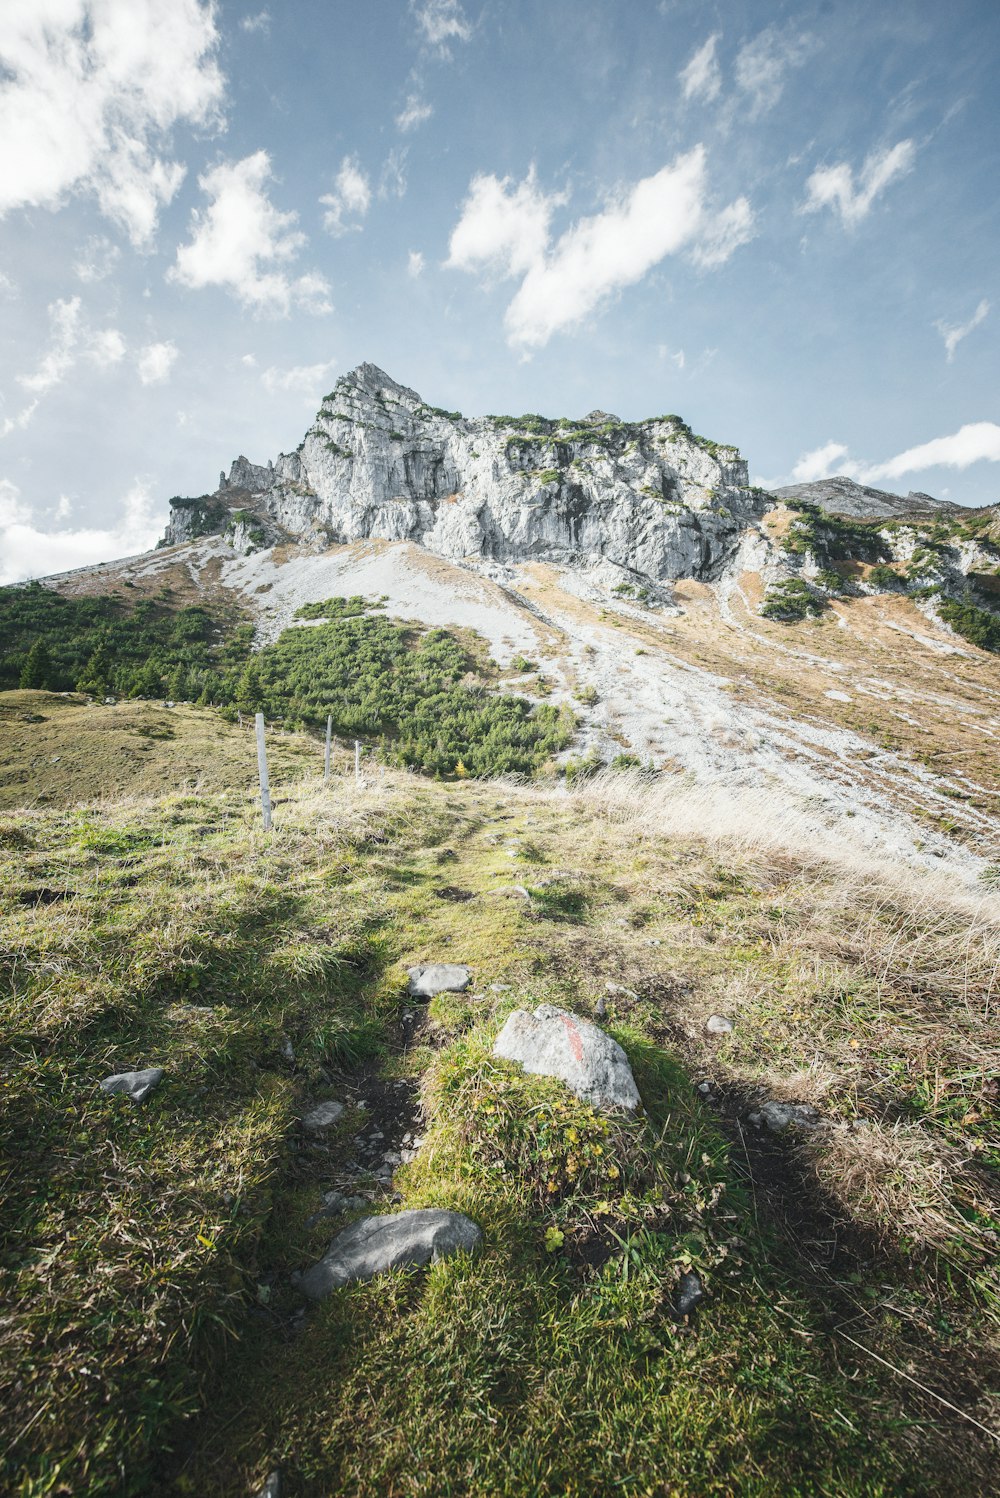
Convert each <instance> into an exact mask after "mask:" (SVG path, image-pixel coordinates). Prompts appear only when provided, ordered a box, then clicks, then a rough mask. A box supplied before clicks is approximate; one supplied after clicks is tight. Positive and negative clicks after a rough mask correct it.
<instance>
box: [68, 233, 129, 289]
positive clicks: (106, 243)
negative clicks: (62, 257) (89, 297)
mask: <svg viewBox="0 0 1000 1498" xmlns="http://www.w3.org/2000/svg"><path fill="white" fill-rule="evenodd" d="M121 253H122V252H121V250H120V249H119V248H118V246H117V245H116V244H112V242H111V240H110V239H107V238H105V237H104V236H103V235H100V234H92V235H91V236H90V238H89V239H87V240H85V241H84V243H83V247H82V249H81V250H80V256H79V259H78V260H76V261H75V262H74V265H73V270H74V271H75V273H76V275H77V277H78V279H79V280H81V281H82V282H83V283H84V285H88V286H89V285H91V284H92V283H93V282H94V281H103V280H104V278H105V276H110V274H111V272H112V271H113V270H114V268H115V266H116V265H117V264H118V261H119V260H120V259H121Z"/></svg>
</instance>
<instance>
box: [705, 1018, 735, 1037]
mask: <svg viewBox="0 0 1000 1498" xmlns="http://www.w3.org/2000/svg"><path fill="white" fill-rule="evenodd" d="M735 1028H736V1027H735V1025H734V1024H733V1022H732V1020H731V1019H726V1016H725V1015H724V1014H710V1015H709V1017H708V1019H707V1020H706V1021H705V1029H706V1030H707V1031H708V1033H709V1035H731V1034H732V1032H733V1030H734V1029H735Z"/></svg>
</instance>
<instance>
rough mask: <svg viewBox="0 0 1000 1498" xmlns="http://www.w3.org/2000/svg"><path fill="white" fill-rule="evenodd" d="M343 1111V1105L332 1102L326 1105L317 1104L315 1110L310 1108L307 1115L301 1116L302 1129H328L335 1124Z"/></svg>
mask: <svg viewBox="0 0 1000 1498" xmlns="http://www.w3.org/2000/svg"><path fill="white" fill-rule="evenodd" d="M343 1111H344V1105H343V1103H335V1102H333V1101H332V1100H331V1101H330V1102H327V1103H317V1104H316V1107H315V1108H310V1110H309V1112H308V1113H305V1114H303V1116H302V1127H303V1128H304V1129H313V1130H319V1129H328V1128H329V1127H330V1125H331V1124H335V1123H336V1122H337V1120H338V1118H340V1117H341V1115H342V1114H343Z"/></svg>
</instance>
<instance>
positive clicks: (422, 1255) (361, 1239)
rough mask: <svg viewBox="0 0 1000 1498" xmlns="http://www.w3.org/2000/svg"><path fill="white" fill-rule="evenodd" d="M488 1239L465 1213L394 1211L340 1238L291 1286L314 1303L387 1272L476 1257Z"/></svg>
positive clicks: (362, 1223)
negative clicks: (463, 1256) (454, 1256)
mask: <svg viewBox="0 0 1000 1498" xmlns="http://www.w3.org/2000/svg"><path fill="white" fill-rule="evenodd" d="M482 1239H483V1234H482V1230H481V1229H480V1228H479V1227H477V1225H476V1224H475V1223H474V1222H472V1221H471V1220H470V1219H469V1218H468V1217H463V1216H462V1214H461V1213H460V1212H443V1211H439V1210H436V1209H424V1210H420V1211H414V1212H395V1213H392V1214H391V1215H389V1216H386V1217H363V1218H362V1219H361V1221H360V1222H355V1223H352V1224H351V1226H350V1227H348V1228H345V1229H344V1231H343V1232H342V1233H338V1235H337V1237H336V1238H334V1240H333V1242H332V1243H331V1244H330V1249H329V1252H328V1253H326V1254H325V1255H324V1256H323V1258H322V1259H320V1261H319V1263H318V1264H314V1265H313V1266H312V1268H311V1269H307V1270H306V1271H305V1273H304V1274H295V1275H293V1276H292V1283H293V1284H294V1285H297V1287H298V1288H299V1289H300V1290H301V1291H302V1292H303V1294H304V1295H308V1297H309V1298H310V1300H323V1299H324V1298H325V1297H326V1296H327V1295H329V1294H330V1292H331V1291H333V1290H339V1289H340V1288H341V1287H342V1286H344V1285H352V1284H354V1283H355V1282H356V1281H358V1280H370V1279H372V1278H374V1276H375V1275H377V1274H384V1273H385V1271H386V1270H388V1269H403V1268H407V1267H409V1266H414V1265H415V1266H420V1265H423V1264H434V1263H436V1262H437V1261H438V1259H446V1258H449V1257H450V1256H451V1255H452V1254H456V1253H462V1252H464V1253H471V1252H473V1250H474V1249H476V1248H478V1247H479V1245H480V1244H481V1242H482Z"/></svg>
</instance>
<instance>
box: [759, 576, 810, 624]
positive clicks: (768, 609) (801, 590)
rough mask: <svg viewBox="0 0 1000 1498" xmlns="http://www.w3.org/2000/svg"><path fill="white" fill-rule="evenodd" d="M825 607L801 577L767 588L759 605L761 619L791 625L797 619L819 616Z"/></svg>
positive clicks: (790, 578)
mask: <svg viewBox="0 0 1000 1498" xmlns="http://www.w3.org/2000/svg"><path fill="white" fill-rule="evenodd" d="M825 607H826V604H825V602H824V600H823V599H822V598H818V597H817V596H816V594H815V593H814V592H813V591H812V590H811V588H810V587H809V586H808V584H807V583H804V582H803V581H802V579H801V577H788V578H786V579H785V580H784V582H780V583H775V584H774V586H773V587H771V588H768V590H767V593H766V595H765V598H764V602H763V603H762V604H761V609H760V612H761V617H762V618H764V619H777V620H779V621H780V622H781V623H782V624H792V623H794V622H795V621H796V620H798V619H805V618H807V617H809V616H811V615H813V616H814V615H816V614H821V613H822V612H823V610H824V608H825Z"/></svg>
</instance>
